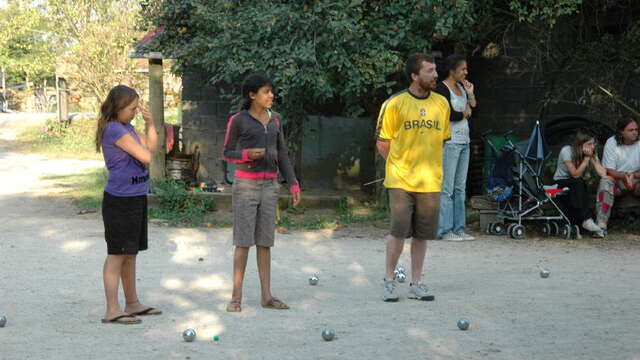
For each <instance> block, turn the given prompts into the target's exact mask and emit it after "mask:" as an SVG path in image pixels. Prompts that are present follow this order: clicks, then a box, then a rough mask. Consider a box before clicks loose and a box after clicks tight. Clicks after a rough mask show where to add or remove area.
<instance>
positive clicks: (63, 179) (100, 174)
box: [42, 168, 107, 210]
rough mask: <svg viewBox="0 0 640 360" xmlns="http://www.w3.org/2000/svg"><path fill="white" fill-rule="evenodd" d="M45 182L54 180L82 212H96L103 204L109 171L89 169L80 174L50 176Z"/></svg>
mask: <svg viewBox="0 0 640 360" xmlns="http://www.w3.org/2000/svg"><path fill="white" fill-rule="evenodd" d="M42 179H43V180H53V181H55V182H56V185H60V186H62V187H63V188H65V190H64V191H63V192H62V196H65V197H68V198H70V199H71V201H72V202H73V204H74V205H75V206H77V207H78V208H80V209H81V210H96V209H98V208H99V207H100V205H101V204H102V192H103V191H104V186H105V184H106V183H107V169H105V168H95V169H88V170H86V171H85V172H83V173H80V174H71V175H48V176H43V177H42Z"/></svg>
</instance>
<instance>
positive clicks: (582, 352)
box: [0, 115, 640, 360]
mask: <svg viewBox="0 0 640 360" xmlns="http://www.w3.org/2000/svg"><path fill="white" fill-rule="evenodd" d="M12 116H17V115H12ZM15 120H16V118H11V119H7V116H5V115H0V213H1V214H2V217H0V224H1V225H0V226H1V230H2V231H0V313H1V314H5V315H6V316H7V318H8V323H7V325H6V327H4V328H0V359H3V360H9V359H116V358H121V359H213V358H216V359H369V358H372V359H380V358H389V359H640V338H639V336H638V335H637V325H638V324H639V323H640V315H639V312H638V305H637V304H638V301H639V300H638V299H640V286H639V285H640V261H639V260H638V259H639V258H640V241H639V240H638V239H637V238H636V237H626V238H617V239H612V240H609V241H593V240H585V241H581V242H575V241H574V242H562V241H541V240H536V239H527V240H523V241H514V240H511V239H507V238H504V237H484V236H483V237H482V238H481V239H479V240H477V241H474V242H467V243H447V242H438V241H434V242H430V243H429V255H428V259H427V265H426V269H425V274H426V279H427V282H428V285H429V286H430V287H431V288H432V289H433V291H434V293H435V295H436V301H434V302H431V303H422V302H417V301H414V300H407V299H406V298H405V297H402V298H401V301H400V302H399V303H383V302H382V301H380V295H381V292H380V280H381V277H382V268H383V261H384V241H383V236H384V234H385V232H386V231H385V230H384V229H378V228H375V227H351V228H348V229H339V230H335V231H330V230H328V231H318V232H293V233H290V234H278V235H277V240H276V247H275V248H274V252H273V272H274V276H273V289H274V293H275V295H277V296H279V297H280V298H282V299H283V300H285V301H287V302H288V303H289V305H291V307H292V309H291V310H289V311H284V312H278V311H270V310H264V309H262V308H260V307H259V283H258V280H257V274H256V266H255V260H254V256H253V255H252V256H251V258H250V259H251V261H250V264H249V267H248V270H247V281H246V286H245V298H244V304H243V307H244V311H243V312H242V313H240V314H229V313H226V312H224V307H225V304H226V301H227V300H228V299H229V295H230V288H231V281H230V275H231V250H232V248H231V246H230V235H231V232H230V230H228V229H208V228H202V229H180V228H167V227H160V226H156V225H151V227H150V250H149V251H146V252H144V253H142V254H141V255H140V256H139V273H138V278H139V293H140V294H141V297H142V299H143V301H145V302H147V303H149V304H152V305H154V306H158V307H160V308H161V309H162V310H164V312H165V314H164V315H162V316H159V317H151V318H145V319H144V322H143V323H142V324H140V325H136V326H117V325H103V324H101V323H100V321H99V320H100V318H101V316H102V314H103V311H104V308H103V306H104V305H103V301H104V300H103V289H102V282H101V268H102V263H103V261H104V257H105V245H104V240H103V228H102V222H101V220H100V217H99V215H98V214H87V215H77V210H76V209H74V208H73V207H72V206H71V205H70V204H69V203H68V202H66V201H62V200H56V199H53V198H51V197H50V194H51V192H55V191H57V190H56V189H55V187H54V186H53V184H51V183H45V182H43V181H42V180H41V179H40V177H42V176H43V175H44V174H60V173H66V172H74V171H82V169H84V168H87V167H94V166H100V165H101V164H100V162H97V165H96V162H92V161H89V162H87V161H77V160H55V159H44V158H41V157H37V156H30V155H24V154H17V153H14V152H12V151H11V139H12V134H13V133H14V132H15V128H16V125H15V122H14V121H15ZM406 250H408V246H407V248H406ZM401 262H402V263H403V264H405V265H408V251H405V254H404V255H403V258H402V261H401ZM539 264H541V265H543V266H545V267H548V268H550V269H551V276H550V277H549V278H548V279H541V278H540V276H539V275H538V268H537V266H538V265H539ZM313 272H318V273H319V275H320V283H319V284H318V285H317V286H315V287H312V286H309V285H308V284H307V275H308V274H311V273H313ZM400 292H401V294H406V292H407V284H406V283H405V284H403V285H402V286H401V288H400ZM461 316H467V317H469V318H470V319H471V327H470V329H469V330H468V331H460V330H458V329H457V327H456V320H457V319H458V317H461ZM327 326H329V327H332V328H334V329H335V331H336V333H337V337H336V339H335V340H334V341H332V342H324V341H323V340H322V339H321V337H320V333H321V330H322V329H323V328H324V327H327ZM188 327H193V328H195V329H196V330H197V331H198V339H197V341H196V342H194V343H185V342H183V341H182V340H181V335H180V334H181V332H182V330H184V329H186V328H188ZM213 335H219V336H220V343H218V344H216V343H214V342H212V341H211V337H212V336H213Z"/></svg>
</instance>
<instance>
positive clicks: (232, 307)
mask: <svg viewBox="0 0 640 360" xmlns="http://www.w3.org/2000/svg"><path fill="white" fill-rule="evenodd" d="M241 311H242V306H240V300H231V301H229V304H228V305H227V312H241Z"/></svg>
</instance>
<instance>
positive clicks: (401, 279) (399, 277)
mask: <svg viewBox="0 0 640 360" xmlns="http://www.w3.org/2000/svg"><path fill="white" fill-rule="evenodd" d="M396 280H398V282H399V283H403V282H404V281H405V280H407V275H405V274H404V273H398V275H397V276H396Z"/></svg>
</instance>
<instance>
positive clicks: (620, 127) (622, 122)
mask: <svg viewBox="0 0 640 360" xmlns="http://www.w3.org/2000/svg"><path fill="white" fill-rule="evenodd" d="M632 121H635V120H634V119H633V118H630V117H623V118H620V119H618V122H616V144H618V145H622V144H624V142H623V140H622V132H623V131H624V128H626V127H627V125H629V124H631V122H632ZM635 122H636V124H637V123H638V122H637V121H635Z"/></svg>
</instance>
